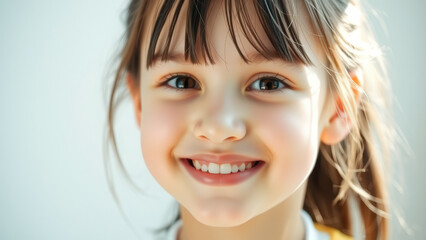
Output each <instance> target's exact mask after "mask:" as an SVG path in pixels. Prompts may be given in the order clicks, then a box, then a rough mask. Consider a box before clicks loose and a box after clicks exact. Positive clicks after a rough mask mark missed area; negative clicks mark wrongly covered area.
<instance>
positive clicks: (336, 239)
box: [314, 223, 353, 240]
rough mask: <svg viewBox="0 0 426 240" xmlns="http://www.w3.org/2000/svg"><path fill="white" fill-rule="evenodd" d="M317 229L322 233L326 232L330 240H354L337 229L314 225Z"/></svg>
mask: <svg viewBox="0 0 426 240" xmlns="http://www.w3.org/2000/svg"><path fill="white" fill-rule="evenodd" d="M314 226H315V228H316V229H317V230H318V231H320V232H325V233H327V234H328V235H329V236H330V240H352V239H353V238H352V237H351V236H348V235H346V234H343V233H342V232H340V231H339V230H337V229H334V228H332V227H327V226H325V225H321V224H317V223H314Z"/></svg>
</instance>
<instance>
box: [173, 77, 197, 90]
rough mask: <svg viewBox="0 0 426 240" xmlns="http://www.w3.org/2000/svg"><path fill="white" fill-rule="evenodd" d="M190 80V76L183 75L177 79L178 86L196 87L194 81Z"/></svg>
mask: <svg viewBox="0 0 426 240" xmlns="http://www.w3.org/2000/svg"><path fill="white" fill-rule="evenodd" d="M189 80H192V79H191V78H189V77H183V78H179V79H178V80H177V87H178V88H189V87H194V86H195V84H194V82H191V81H189Z"/></svg>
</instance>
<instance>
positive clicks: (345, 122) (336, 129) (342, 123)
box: [321, 112, 352, 145]
mask: <svg viewBox="0 0 426 240" xmlns="http://www.w3.org/2000/svg"><path fill="white" fill-rule="evenodd" d="M351 128H352V123H351V121H350V119H349V117H347V115H346V114H345V113H344V112H340V113H338V115H337V116H336V115H334V116H333V117H331V119H330V121H329V123H328V125H327V126H325V127H324V129H323V131H322V135H321V142H323V143H324V144H327V145H334V144H337V143H339V142H340V141H342V140H343V139H345V137H346V136H347V135H348V134H349V132H350V131H351Z"/></svg>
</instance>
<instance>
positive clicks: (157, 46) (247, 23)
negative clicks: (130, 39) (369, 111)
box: [141, 0, 322, 68]
mask: <svg viewBox="0 0 426 240" xmlns="http://www.w3.org/2000/svg"><path fill="white" fill-rule="evenodd" d="M206 2H207V1H206ZM206 2H203V1H164V2H163V1H151V4H149V5H150V6H149V9H148V11H147V13H148V14H147V17H146V22H145V27H144V36H147V37H145V38H143V42H142V47H141V50H142V52H141V54H142V56H141V57H142V62H143V63H145V65H146V67H148V68H149V67H150V66H152V65H153V64H155V63H157V62H158V61H168V60H176V59H180V60H184V61H190V62H192V63H202V64H214V63H216V62H217V61H224V62H227V61H234V60H235V59H233V56H237V57H239V58H240V60H243V61H244V62H246V63H250V62H257V61H264V60H272V59H281V60H283V61H286V62H290V63H294V64H307V65H311V64H314V65H316V63H319V62H320V61H321V60H322V59H321V58H322V56H321V55H322V51H321V49H320V48H319V44H318V40H317V39H316V37H315V34H313V31H312V27H311V24H310V19H309V15H308V14H307V11H306V9H305V6H304V5H303V3H301V1H289V2H286V1H283V2H282V4H275V5H268V4H264V5H259V3H258V2H254V1H242V0H240V1H238V0H235V1H231V0H223V1H221V0H219V1H208V2H210V3H206ZM260 2H263V1H260ZM264 2H265V3H266V2H267V1H264ZM196 3H198V5H197V4H196ZM294 4H295V5H294ZM289 16H293V17H292V18H290V17H289Z"/></svg>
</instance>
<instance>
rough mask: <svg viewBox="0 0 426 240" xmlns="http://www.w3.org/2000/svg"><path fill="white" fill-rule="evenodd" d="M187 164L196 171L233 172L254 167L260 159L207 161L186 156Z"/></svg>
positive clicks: (212, 172)
mask: <svg viewBox="0 0 426 240" xmlns="http://www.w3.org/2000/svg"><path fill="white" fill-rule="evenodd" d="M185 160H186V161H188V164H189V165H190V166H191V167H193V168H195V169H196V170H198V171H202V172H208V173H210V174H235V173H238V172H245V171H247V170H249V169H252V168H256V167H257V166H258V165H259V163H260V162H262V161H260V160H259V161H249V162H239V163H222V164H217V163H208V162H203V161H200V160H193V159H190V158H186V159H185Z"/></svg>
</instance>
